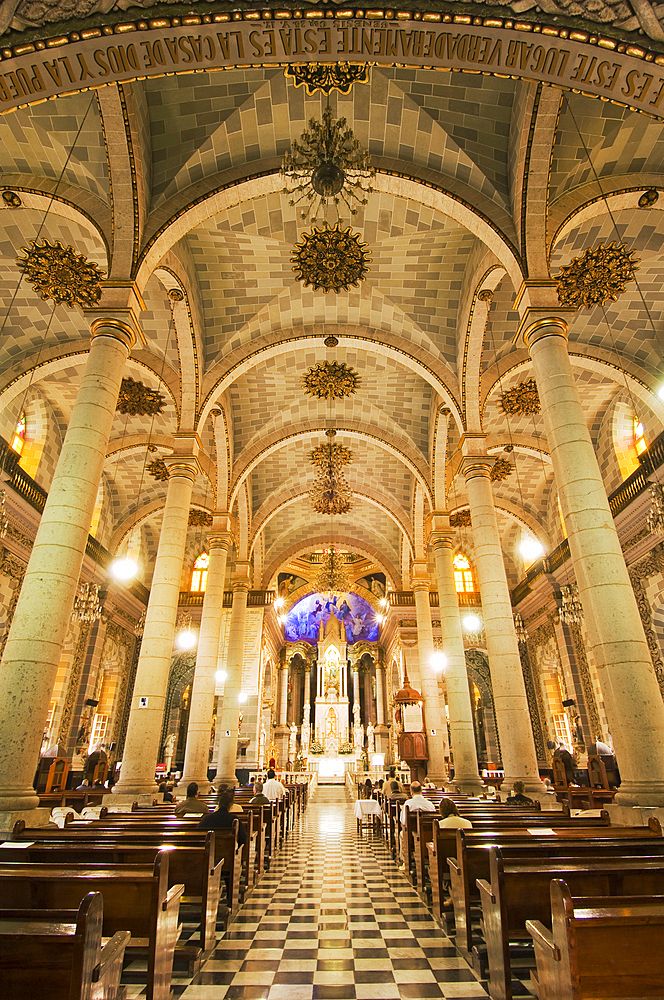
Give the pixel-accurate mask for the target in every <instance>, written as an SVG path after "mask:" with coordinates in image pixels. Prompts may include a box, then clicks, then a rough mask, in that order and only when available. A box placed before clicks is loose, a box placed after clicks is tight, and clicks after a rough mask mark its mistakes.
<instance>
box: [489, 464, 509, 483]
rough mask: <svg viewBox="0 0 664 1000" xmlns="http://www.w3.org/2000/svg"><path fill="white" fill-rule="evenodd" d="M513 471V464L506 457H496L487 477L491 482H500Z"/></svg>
mask: <svg viewBox="0 0 664 1000" xmlns="http://www.w3.org/2000/svg"><path fill="white" fill-rule="evenodd" d="M513 472H514V466H513V465H512V463H511V462H509V461H508V460H507V459H506V458H497V459H496V461H495V462H494V463H493V466H492V468H491V472H490V473H489V479H490V480H491V482H492V483H501V482H502V481H503V479H507V478H508V476H511V475H512V473H513Z"/></svg>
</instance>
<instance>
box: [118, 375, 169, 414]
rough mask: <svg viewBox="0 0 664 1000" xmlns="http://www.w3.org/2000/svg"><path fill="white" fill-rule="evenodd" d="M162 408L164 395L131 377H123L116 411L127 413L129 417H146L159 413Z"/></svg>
mask: <svg viewBox="0 0 664 1000" xmlns="http://www.w3.org/2000/svg"><path fill="white" fill-rule="evenodd" d="M163 408H164V397H163V396H162V394H161V393H160V392H157V390H156V389H148V387H147V385H143V383H142V382H137V381H136V380H135V379H133V378H123V379H122V382H121V383H120V392H119V395H118V402H117V405H116V407H115V409H116V410H117V411H118V413H128V414H129V415H130V416H131V417H147V416H152V415H153V414H155V413H161V411H162V410H163Z"/></svg>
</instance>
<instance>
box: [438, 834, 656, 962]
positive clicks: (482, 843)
mask: <svg viewBox="0 0 664 1000" xmlns="http://www.w3.org/2000/svg"><path fill="white" fill-rule="evenodd" d="M586 822H587V821H586V820H583V821H582V824H583V825H571V826H570V825H567V826H564V827H561V828H556V827H551V829H553V830H554V834H553V835H549V834H547V833H546V832H542V833H539V836H538V830H537V828H536V827H532V828H531V829H532V830H533V833H529V832H528V830H527V829H518V828H514V827H509V828H504V829H498V828H494V830H492V831H477V830H475V829H472V830H457V831H456V836H457V848H456V858H452V857H450V858H449V859H448V866H449V873H450V895H451V898H452V902H453V904H454V924H455V929H456V946H457V948H458V949H459V951H460V952H461V954H462V955H463V956H464V958H466V960H467V961H468V962H472V950H473V944H474V943H475V942H474V940H473V919H472V918H473V913H472V911H473V907H475V908H476V909H477V910H479V906H480V902H479V890H478V889H477V879H478V878H488V877H489V872H490V857H489V852H490V850H491V848H492V847H500V848H501V849H502V850H503V852H504V853H505V854H506V852H507V851H508V850H509V849H510V848H513V849H514V850H513V852H512V855H511V856H512V857H514V856H520V854H521V853H523V854H527V853H529V852H535V853H539V854H540V856H542V857H546V856H547V855H548V854H551V853H552V854H553V855H555V854H558V855H559V856H560V855H561V853H562V851H561V850H559V848H560V847H561V846H562V847H564V848H565V849H566V850H567V849H569V848H573V849H575V850H577V849H578V850H580V851H583V850H584V846H585V844H590V845H591V846H592V845H595V846H596V845H597V844H599V843H601V844H602V848H603V849H604V848H606V849H607V850H610V849H611V847H610V844H611V842H613V849H614V850H618V851H625V850H627V844H626V842H627V841H629V842H630V848H631V847H632V846H635V842H637V841H639V840H644V839H645V841H646V842H647V841H648V840H649V839H650V838H654V839H655V841H657V840H660V841H661V840H662V828H661V826H660V825H659V823H658V821H657V820H653V819H651V820H649V822H648V826H645V827H615V826H613V827H609V826H600V825H595V826H587V825H585V824H586ZM574 823H575V824H579V820H576V821H574ZM544 830H546V828H544ZM568 853H569V851H568Z"/></svg>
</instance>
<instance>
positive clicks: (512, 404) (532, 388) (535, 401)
mask: <svg viewBox="0 0 664 1000" xmlns="http://www.w3.org/2000/svg"><path fill="white" fill-rule="evenodd" d="M498 405H499V406H500V408H501V410H502V411H503V413H515V414H518V415H519V416H526V415H527V414H529V413H539V412H540V410H541V408H542V407H541V406H540V398H539V393H538V391H537V383H536V381H535V379H534V378H529V379H526V380H525V381H524V382H518V383H517V385H515V386H513V388H511V389H506V390H505V392H503V393H502V395H501V397H500V401H499V404H498Z"/></svg>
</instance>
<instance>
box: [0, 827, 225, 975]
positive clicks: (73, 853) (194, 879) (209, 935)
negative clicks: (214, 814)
mask: <svg viewBox="0 0 664 1000" xmlns="http://www.w3.org/2000/svg"><path fill="white" fill-rule="evenodd" d="M58 832H59V833H61V836H56V835H54V836H53V837H52V838H51V839H49V840H44V841H39V842H37V843H35V844H32V845H30V846H27V847H19V846H15V847H12V846H11V842H8V843H7V844H6V845H5V846H4V847H3V848H0V862H7V861H12V862H18V863H21V862H23V863H25V862H30V863H31V864H32V863H37V864H49V865H60V866H61V867H64V868H67V867H68V866H69V865H72V864H76V865H78V864H87V865H89V866H92V865H98V866H99V867H100V868H107V867H111V866H112V865H116V864H120V865H150V866H152V865H153V864H154V862H155V860H156V857H157V855H158V854H159V852H160V850H161V848H162V847H163V846H164V845H163V844H161V843H160V844H159V845H157V844H155V845H154V846H150V845H148V844H144V845H142V846H141V845H138V844H132V843H131V838H130V837H129V836H127V837H122V838H121V839H118V840H114V841H112V842H111V841H109V840H101V839H99V838H98V837H94V836H93V835H91V836H90V838H89V839H85V840H83V839H81V838H78V839H75V840H71V839H69V838H68V836H67V831H66V830H63V831H58ZM198 835H199V837H200V844H179V845H178V846H175V847H174V849H173V850H169V851H168V854H169V858H168V861H169V864H168V873H169V874H168V881H169V888H170V887H171V886H173V885H178V884H180V883H181V884H182V885H184V893H183V895H182V896H181V898H180V904H181V906H183V907H189V908H191V909H192V910H194V911H195V913H196V917H197V920H198V922H200V927H201V931H200V951H201V952H202V953H203V955H204V954H206V953H208V952H209V951H211V949H212V948H214V946H215V944H216V926H217V911H218V908H219V901H220V897H221V873H222V869H223V861H218V862H216V863H215V832H214V831H213V830H210V831H207V832H206V831H204V830H200V831H198ZM160 839H163V838H160ZM169 846H170V845H169ZM197 950H198V949H197ZM181 957H182V956H181ZM201 958H202V956H201V955H193V954H192V955H191V956H189V961H190V963H195V962H200V960H201ZM194 971H195V970H194Z"/></svg>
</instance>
